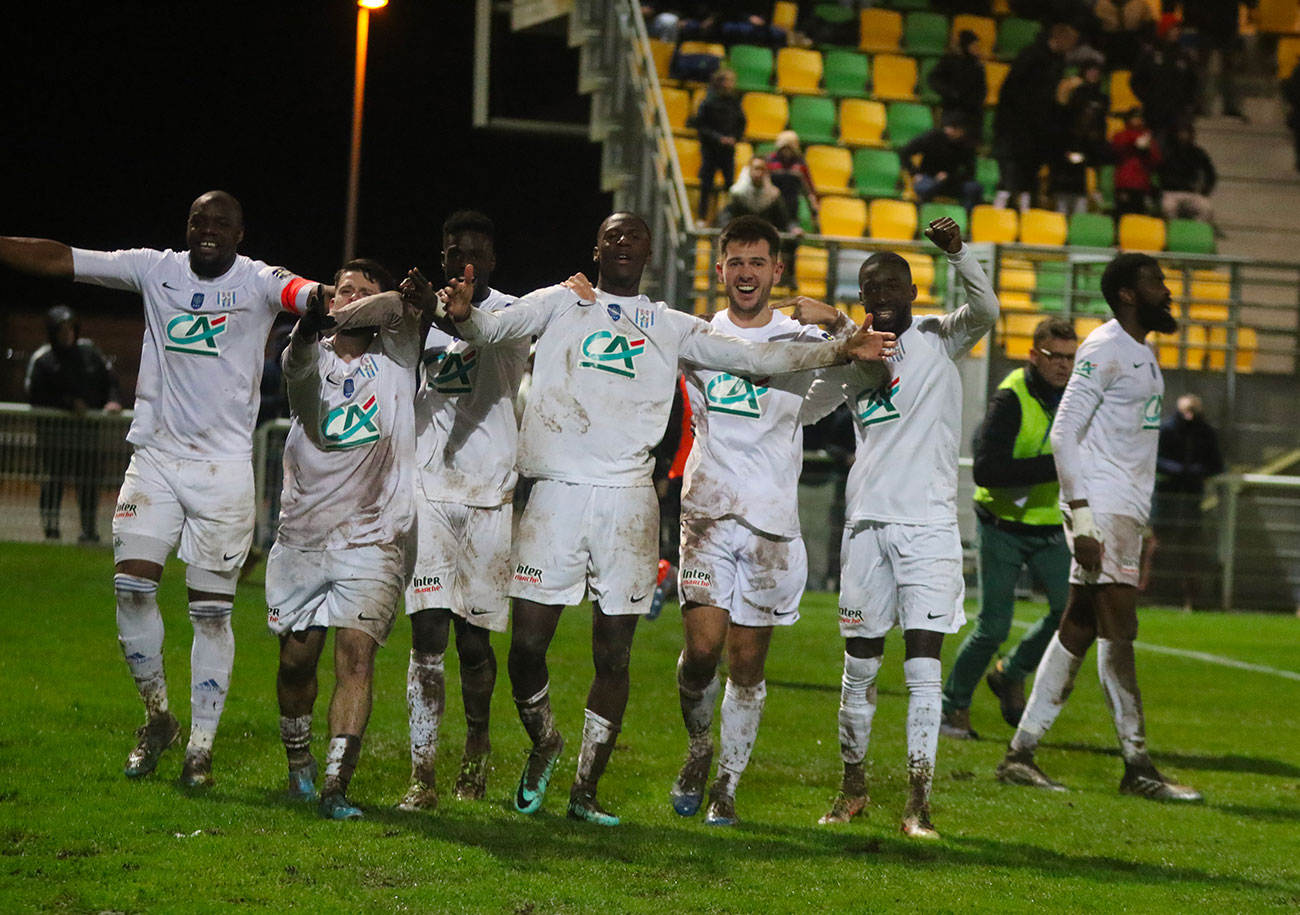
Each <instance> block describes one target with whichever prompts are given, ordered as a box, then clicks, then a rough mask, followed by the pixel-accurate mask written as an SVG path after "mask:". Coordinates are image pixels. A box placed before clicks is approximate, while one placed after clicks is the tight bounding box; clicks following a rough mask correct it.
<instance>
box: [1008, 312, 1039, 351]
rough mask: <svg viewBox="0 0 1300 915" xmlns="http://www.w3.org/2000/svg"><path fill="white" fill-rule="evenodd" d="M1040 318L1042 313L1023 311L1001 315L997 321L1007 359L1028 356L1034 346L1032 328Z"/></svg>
mask: <svg viewBox="0 0 1300 915" xmlns="http://www.w3.org/2000/svg"><path fill="white" fill-rule="evenodd" d="M1041 320H1043V316H1042V315H1037V314H1026V313H1024V312H1013V313H1011V314H1007V315H1003V316H1002V320H1001V321H999V322H998V323H999V324H1001V325H1002V334H1001V336H1002V349H1003V351H1004V352H1005V353H1006V354H1007V358H1008V359H1028V358H1029V351H1030V350H1031V349H1033V348H1034V328H1036V327H1037V326H1038V322H1039V321H1041Z"/></svg>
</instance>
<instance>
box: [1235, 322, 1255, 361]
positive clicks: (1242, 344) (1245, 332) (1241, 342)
mask: <svg viewBox="0 0 1300 915" xmlns="http://www.w3.org/2000/svg"><path fill="white" fill-rule="evenodd" d="M1258 352H1259V335H1258V334H1256V333H1255V329H1254V328H1253V327H1238V328H1237V371H1239V372H1253V371H1254V370H1255V354H1256V353H1258Z"/></svg>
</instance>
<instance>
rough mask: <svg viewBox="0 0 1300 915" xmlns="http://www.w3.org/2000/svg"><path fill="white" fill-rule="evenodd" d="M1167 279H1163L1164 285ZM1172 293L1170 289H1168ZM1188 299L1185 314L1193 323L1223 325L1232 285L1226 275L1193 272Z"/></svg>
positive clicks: (1211, 272) (1208, 271) (1199, 271)
mask: <svg viewBox="0 0 1300 915" xmlns="http://www.w3.org/2000/svg"><path fill="white" fill-rule="evenodd" d="M1168 284H1169V278H1168V277H1166V278H1165V285H1168ZM1170 291H1171V292H1172V291H1173V289H1172V287H1171V288H1170ZM1187 294H1188V297H1189V299H1190V301H1189V303H1188V305H1187V309H1186V311H1185V314H1186V315H1187V317H1188V318H1189V319H1191V320H1193V321H1203V322H1206V323H1210V324H1223V323H1226V322H1227V321H1228V318H1229V314H1230V313H1229V303H1230V302H1231V301H1232V284H1231V282H1230V280H1229V278H1228V277H1227V275H1225V274H1222V273H1217V272H1215V271H1213V270H1193V271H1192V282H1191V284H1190V285H1189V287H1188V290H1187Z"/></svg>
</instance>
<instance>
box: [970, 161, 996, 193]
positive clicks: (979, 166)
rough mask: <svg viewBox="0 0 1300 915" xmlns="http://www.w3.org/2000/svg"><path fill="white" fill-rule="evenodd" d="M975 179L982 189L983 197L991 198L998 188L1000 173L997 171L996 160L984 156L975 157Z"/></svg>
mask: <svg viewBox="0 0 1300 915" xmlns="http://www.w3.org/2000/svg"><path fill="white" fill-rule="evenodd" d="M975 180H976V181H978V182H979V183H980V187H982V188H983V189H984V199H985V200H992V199H993V195H994V194H996V193H997V190H998V181H1000V180H1001V173H1000V172H999V171H998V160H997V159H990V158H988V157H986V156H980V157H979V158H978V159H976V160H975Z"/></svg>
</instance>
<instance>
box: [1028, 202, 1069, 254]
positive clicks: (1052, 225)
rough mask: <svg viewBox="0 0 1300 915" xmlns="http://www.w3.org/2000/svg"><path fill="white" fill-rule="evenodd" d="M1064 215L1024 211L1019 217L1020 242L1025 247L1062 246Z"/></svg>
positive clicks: (1064, 225)
mask: <svg viewBox="0 0 1300 915" xmlns="http://www.w3.org/2000/svg"><path fill="white" fill-rule="evenodd" d="M1065 236H1066V223H1065V215H1064V214H1063V213H1057V212H1055V211H1054V210H1026V211H1025V212H1024V213H1022V214H1021V215H1020V241H1021V243H1022V244H1026V245H1054V246H1055V245H1064V244H1065Z"/></svg>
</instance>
